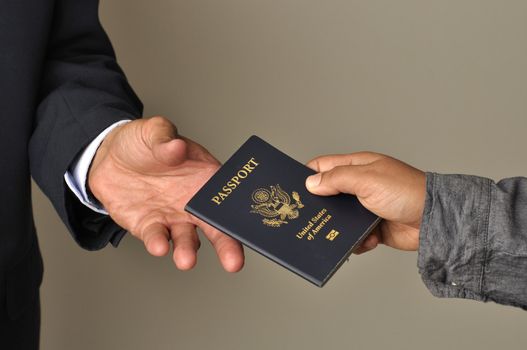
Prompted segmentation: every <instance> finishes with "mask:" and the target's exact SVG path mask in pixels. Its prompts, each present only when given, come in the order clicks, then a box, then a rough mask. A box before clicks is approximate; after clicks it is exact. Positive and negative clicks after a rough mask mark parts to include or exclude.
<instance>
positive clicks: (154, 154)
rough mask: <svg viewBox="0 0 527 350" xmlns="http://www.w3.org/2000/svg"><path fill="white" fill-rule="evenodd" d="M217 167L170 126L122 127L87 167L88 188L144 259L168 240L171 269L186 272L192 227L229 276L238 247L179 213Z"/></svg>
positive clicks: (192, 252)
mask: <svg viewBox="0 0 527 350" xmlns="http://www.w3.org/2000/svg"><path fill="white" fill-rule="evenodd" d="M219 166H220V163H219V162H218V160H216V159H215V158H214V157H213V156H212V155H211V154H210V153H209V152H208V151H207V150H206V149H205V148H203V147H202V146H200V145H199V144H197V143H195V142H193V141H191V140H189V139H187V138H184V137H181V136H178V135H177V130H176V128H175V127H174V125H173V124H172V123H171V122H169V121H168V120H167V119H164V118H161V117H154V118H150V119H142V120H136V121H133V122H130V123H127V124H124V125H122V126H120V127H118V128H116V129H115V130H114V131H112V133H110V135H108V136H107V137H106V139H105V141H104V142H103V144H102V145H101V147H100V148H99V150H98V151H97V155H96V157H95V159H94V161H93V163H92V167H91V169H90V174H89V187H90V189H91V191H92V193H93V194H94V196H95V197H96V198H97V199H98V200H99V201H100V202H101V203H102V204H103V206H104V208H105V209H106V210H107V211H108V213H109V214H110V216H111V217H112V219H113V220H114V221H115V222H116V223H117V224H119V225H120V226H121V227H123V228H125V229H126V230H127V231H129V232H130V233H132V234H133V235H134V236H135V237H137V238H139V239H141V240H142V241H143V242H144V244H145V246H146V249H147V251H148V252H149V253H150V254H152V255H155V256H163V255H166V254H167V253H168V252H169V250H170V243H169V241H170V240H171V241H172V242H173V246H174V262H175V264H176V266H177V267H178V268H180V269H183V270H187V269H190V268H192V267H193V266H194V265H195V264H196V252H197V250H198V249H199V246H200V242H199V237H198V235H197V233H196V226H198V227H200V228H201V229H202V231H203V232H204V234H205V236H206V237H207V238H208V239H209V241H210V242H211V243H212V245H213V246H214V248H215V250H216V252H217V254H218V257H219V259H220V261H221V263H222V265H223V267H224V268H225V270H227V271H231V272H235V271H238V270H240V269H241V267H242V266H243V259H244V258H243V250H242V247H241V245H240V244H239V243H238V242H237V241H235V240H234V239H232V238H230V237H228V236H226V235H224V234H223V233H221V232H220V231H218V230H216V229H214V228H213V227H212V226H210V225H208V224H206V223H205V222H203V221H201V220H199V219H197V218H196V217H194V216H192V215H190V214H188V213H186V212H185V211H184V210H183V208H184V206H185V204H186V203H187V202H188V201H189V200H190V198H192V196H193V195H194V194H195V193H196V192H197V191H198V190H199V189H200V188H201V187H202V186H203V185H204V184H205V182H207V180H209V179H210V177H211V176H212V175H213V174H214V173H215V172H216V171H217V170H218V168H219Z"/></svg>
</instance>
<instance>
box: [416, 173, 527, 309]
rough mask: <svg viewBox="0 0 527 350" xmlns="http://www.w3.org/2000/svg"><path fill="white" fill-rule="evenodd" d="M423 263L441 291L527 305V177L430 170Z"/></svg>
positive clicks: (433, 287) (426, 277)
mask: <svg viewBox="0 0 527 350" xmlns="http://www.w3.org/2000/svg"><path fill="white" fill-rule="evenodd" d="M426 187H427V195H426V203H425V209H424V213H423V221H422V224H421V232H420V238H419V240H420V242H419V256H418V263H417V265H418V268H419V273H420V274H421V277H422V279H423V282H424V283H425V285H426V286H427V288H428V289H429V290H430V292H431V293H432V294H433V295H435V296H438V297H447V298H468V299H475V300H479V301H485V302H486V301H494V302H496V303H500V304H505V305H512V306H517V307H521V308H523V309H527V178H510V179H505V180H502V181H500V182H498V183H495V182H494V181H492V180H490V179H486V178H481V177H477V176H468V175H439V174H435V173H427V186H426Z"/></svg>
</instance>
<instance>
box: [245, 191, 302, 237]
mask: <svg viewBox="0 0 527 350" xmlns="http://www.w3.org/2000/svg"><path fill="white" fill-rule="evenodd" d="M270 188H271V190H268V189H266V188H259V189H257V190H255V191H254V192H253V194H252V200H253V202H254V204H252V205H251V208H252V210H251V213H253V214H260V215H261V216H263V217H264V219H263V220H262V222H263V223H264V225H267V226H270V227H280V226H281V225H282V224H287V223H288V222H287V221H286V219H288V220H293V219H296V218H298V217H299V216H300V213H299V211H298V209H302V208H303V207H304V204H302V202H301V201H300V195H299V194H298V192H295V191H293V193H291V196H289V194H288V193H287V192H285V191H284V190H282V189H281V188H280V185H276V186H270ZM291 197H293V199H294V201H295V203H294V204H293V203H291Z"/></svg>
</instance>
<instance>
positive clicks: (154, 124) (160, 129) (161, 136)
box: [143, 117, 187, 166]
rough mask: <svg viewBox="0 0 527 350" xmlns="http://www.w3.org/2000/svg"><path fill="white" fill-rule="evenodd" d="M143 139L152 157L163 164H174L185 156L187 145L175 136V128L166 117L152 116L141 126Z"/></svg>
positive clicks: (179, 162) (183, 159)
mask: <svg viewBox="0 0 527 350" xmlns="http://www.w3.org/2000/svg"><path fill="white" fill-rule="evenodd" d="M143 133H146V135H144V134H143V139H144V140H145V141H146V143H147V146H148V147H149V148H150V150H151V151H152V153H153V155H154V158H155V159H156V160H158V161H159V162H161V163H162V164H164V165H168V166H176V165H179V164H181V163H182V162H183V161H185V159H186V158H187V145H186V142H185V141H184V140H182V139H178V138H177V129H176V127H175V126H174V124H172V122H170V121H169V120H168V119H166V118H163V117H152V118H150V119H147V120H146V121H145V123H144V127H143Z"/></svg>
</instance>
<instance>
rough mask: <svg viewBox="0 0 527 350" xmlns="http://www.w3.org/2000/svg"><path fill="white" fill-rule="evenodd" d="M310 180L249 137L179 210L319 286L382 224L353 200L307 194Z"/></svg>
mask: <svg viewBox="0 0 527 350" xmlns="http://www.w3.org/2000/svg"><path fill="white" fill-rule="evenodd" d="M313 174H315V171H313V170H312V169H310V168H308V167H306V166H305V165H303V164H302V163H300V162H298V161H296V160H294V159H293V158H291V157H289V156H288V155H286V154H285V153H283V152H281V151H280V150H278V149H276V148H275V147H273V146H271V145H270V144H269V143H267V142H265V141H264V140H262V139H260V138H259V137H257V136H251V137H250V138H249V139H248V140H247V141H246V142H245V143H244V144H243V145H242V146H241V147H240V148H239V149H238V151H236V153H234V155H233V156H232V157H231V158H229V160H227V162H226V163H225V164H224V165H223V166H222V167H221V168H220V169H219V170H218V171H217V172H216V173H215V174H214V175H213V176H212V178H211V179H210V180H209V181H208V182H207V183H206V184H205V185H204V186H203V187H202V188H201V189H200V190H199V191H198V192H197V193H196V195H194V197H193V198H192V199H191V200H190V201H189V203H188V204H187V205H186V206H185V210H186V211H188V212H189V213H191V214H193V215H195V216H197V217H198V218H200V219H202V220H203V221H205V222H207V223H209V224H210V225H212V226H214V227H216V228H217V229H218V230H220V231H222V232H224V233H226V234H228V235H230V236H231V237H233V238H234V239H236V240H238V241H240V242H241V243H242V244H244V245H245V246H247V247H249V248H251V249H253V250H255V251H256V252H258V253H260V254H262V255H264V256H265V257H267V258H269V259H271V260H273V261H275V262H276V263H278V264H280V265H282V266H283V267H285V268H287V269H288V270H290V271H292V272H294V273H296V274H298V275H299V276H301V277H303V278H305V279H306V280H308V281H310V282H312V283H314V284H315V285H317V286H319V287H322V286H324V284H325V283H326V282H327V281H328V280H329V278H330V277H331V276H332V275H333V274H334V273H335V271H336V270H337V269H338V268H339V267H340V266H341V265H342V264H343V263H344V262H345V261H346V260H347V259H348V257H349V255H350V254H351V253H352V251H353V249H354V248H355V247H357V246H358V245H359V244H360V243H361V241H362V240H363V239H364V238H365V237H366V236H367V235H368V234H369V233H370V232H371V230H372V229H373V228H374V227H375V226H376V224H377V223H378V222H379V221H380V218H379V217H377V216H376V215H375V214H373V213H371V212H370V211H368V210H367V209H366V208H365V207H363V206H362V205H361V204H360V202H359V201H358V199H357V198H356V197H355V196H353V195H349V194H339V195H335V196H329V197H322V196H317V195H313V194H311V193H310V192H309V191H308V190H307V189H306V187H305V180H306V178H307V177H308V176H309V175H313Z"/></svg>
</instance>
